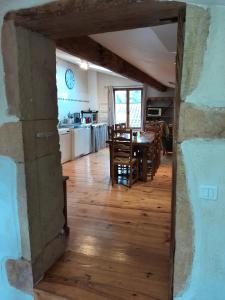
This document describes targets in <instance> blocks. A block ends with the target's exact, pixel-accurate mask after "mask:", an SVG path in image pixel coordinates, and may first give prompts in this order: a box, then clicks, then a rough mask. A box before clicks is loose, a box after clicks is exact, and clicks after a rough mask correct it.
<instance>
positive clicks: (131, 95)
mask: <svg viewBox="0 0 225 300" xmlns="http://www.w3.org/2000/svg"><path fill="white" fill-rule="evenodd" d="M114 96H115V123H116V124H117V123H126V124H127V126H128V127H131V128H140V127H141V102H142V101H141V100H142V89H141V88H126V89H114Z"/></svg>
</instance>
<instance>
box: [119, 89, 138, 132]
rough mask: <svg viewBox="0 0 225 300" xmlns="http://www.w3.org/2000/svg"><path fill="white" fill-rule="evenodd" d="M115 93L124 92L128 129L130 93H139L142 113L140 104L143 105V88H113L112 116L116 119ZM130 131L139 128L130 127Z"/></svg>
mask: <svg viewBox="0 0 225 300" xmlns="http://www.w3.org/2000/svg"><path fill="white" fill-rule="evenodd" d="M117 91H126V106H127V109H126V126H127V127H130V101H129V99H130V97H129V92H130V91H141V111H142V103H143V87H127V88H122V87H121V88H113V95H114V115H115V119H116V92H117ZM130 128H132V129H141V126H140V127H130Z"/></svg>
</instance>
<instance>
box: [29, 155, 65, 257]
mask: <svg viewBox="0 0 225 300" xmlns="http://www.w3.org/2000/svg"><path fill="white" fill-rule="evenodd" d="M26 178H27V193H28V210H29V225H30V239H31V255H32V261H33V260H35V259H36V257H37V256H39V255H40V253H41V252H42V250H43V249H44V247H45V246H46V245H47V244H48V243H49V242H50V241H51V240H52V239H53V238H54V237H55V236H56V235H57V234H59V232H61V230H62V228H63V225H64V222H65V220H64V216H63V205H64V198H63V197H64V196H63V182H62V171H61V164H60V155H59V154H58V155H48V156H44V157H41V158H38V159H36V160H34V161H30V162H27V163H26Z"/></svg>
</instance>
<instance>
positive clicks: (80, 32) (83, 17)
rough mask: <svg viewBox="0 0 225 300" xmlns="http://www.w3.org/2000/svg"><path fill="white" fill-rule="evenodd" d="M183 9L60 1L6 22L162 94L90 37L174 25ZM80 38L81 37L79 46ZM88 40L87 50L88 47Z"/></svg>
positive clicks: (137, 1) (153, 0) (137, 0)
mask: <svg viewBox="0 0 225 300" xmlns="http://www.w3.org/2000/svg"><path fill="white" fill-rule="evenodd" d="M183 7H185V5H184V4H182V3H180V2H179V3H178V2H175V1H165V2H164V1H157V0H60V1H54V2H52V3H49V4H46V5H42V6H39V7H34V8H30V9H23V10H19V11H16V12H10V13H8V14H7V15H6V17H5V19H6V20H9V19H13V20H14V21H15V24H16V25H17V26H22V27H25V28H28V29H30V30H32V31H35V32H39V33H41V34H44V35H45V36H48V37H49V38H51V39H53V40H55V41H56V44H57V45H58V46H60V49H62V50H65V51H67V52H68V51H69V52H70V53H72V54H75V55H79V56H80V57H82V58H85V59H87V60H89V61H91V62H93V63H97V64H99V65H100V66H103V67H105V68H108V69H110V70H112V71H114V72H117V73H119V74H122V75H124V76H126V77H129V78H132V79H135V80H137V81H140V82H142V83H148V84H150V85H151V86H153V87H155V88H156V89H159V90H161V91H163V90H165V89H166V86H164V85H163V84H161V83H160V82H158V81H157V80H156V79H154V78H152V77H151V76H149V75H147V74H146V73H144V72H142V71H140V70H139V69H137V68H136V67H134V66H133V65H132V64H129V63H128V62H126V61H125V60H123V59H122V58H120V57H119V56H117V55H115V54H114V53H112V52H111V51H109V50H107V49H106V48H104V47H102V46H101V45H99V44H97V43H96V42H93V41H92V42H93V43H91V42H90V38H88V37H87V36H88V35H91V34H96V33H103V32H112V31H120V30H126V29H133V28H140V27H148V26H156V25H163V24H169V23H173V22H176V21H177V18H178V15H179V11H180V10H181V9H182V8H183ZM77 37H82V38H81V39H80V43H81V42H82V43H83V44H80V46H79V45H78V43H79V39H76V38H77ZM85 38H86V42H87V43H88V45H89V46H88V47H85V44H84V39H85ZM72 47H74V49H72ZM91 47H93V49H92V50H91ZM81 49H82V50H81ZM78 50H79V51H78ZM78 52H79V53H78ZM100 53H101V54H100ZM94 54H95V55H96V57H93V55H94ZM89 56H92V59H90V57H89Z"/></svg>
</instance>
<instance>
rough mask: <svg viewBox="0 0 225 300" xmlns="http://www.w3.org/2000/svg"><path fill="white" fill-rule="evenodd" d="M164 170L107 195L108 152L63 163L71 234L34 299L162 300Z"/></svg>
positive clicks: (166, 206) (165, 272)
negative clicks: (68, 178)
mask: <svg viewBox="0 0 225 300" xmlns="http://www.w3.org/2000/svg"><path fill="white" fill-rule="evenodd" d="M171 171H172V170H171V158H170V159H169V158H163V163H162V165H161V167H160V169H159V171H158V173H157V175H156V177H155V178H154V180H153V181H152V182H151V181H150V180H149V181H148V182H138V183H136V184H134V185H133V187H132V188H131V189H129V188H127V187H125V186H122V185H115V186H114V187H113V188H112V187H111V184H110V180H109V152H108V149H104V150H102V151H100V152H98V153H95V154H91V155H88V156H85V157H83V158H81V159H78V160H76V161H73V162H69V163H66V164H64V165H63V173H64V175H68V176H70V180H69V182H68V217H69V226H70V230H71V233H70V237H69V240H68V247H67V252H66V253H65V255H64V256H63V257H62V258H61V259H60V261H58V262H57V263H56V264H55V265H54V266H53V267H52V268H51V269H50V270H49V272H48V273H47V274H46V276H45V278H44V280H42V282H40V283H39V285H38V286H37V292H36V299H39V300H47V299H49V300H52V299H55V300H66V299H71V300H132V299H135V300H168V289H169V287H168V282H169V246H170V223H171V214H170V210H171Z"/></svg>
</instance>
